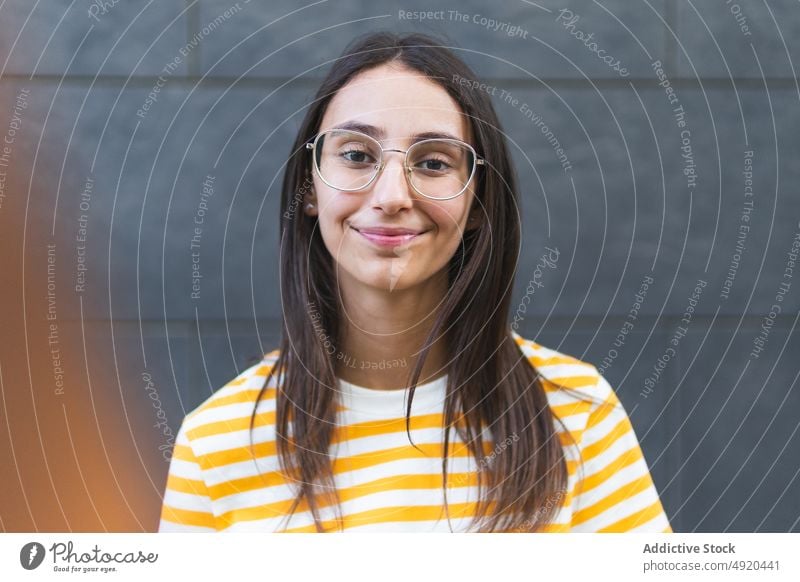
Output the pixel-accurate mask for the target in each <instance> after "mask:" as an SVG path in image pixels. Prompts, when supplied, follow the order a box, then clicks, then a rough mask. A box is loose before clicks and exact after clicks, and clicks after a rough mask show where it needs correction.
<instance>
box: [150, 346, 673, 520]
mask: <svg viewBox="0 0 800 582" xmlns="http://www.w3.org/2000/svg"><path fill="white" fill-rule="evenodd" d="M512 334H513V338H514V341H515V342H516V343H517V344H518V345H519V346H520V349H521V350H522V352H523V353H524V355H525V357H526V358H527V359H528V361H529V362H531V363H532V364H533V365H534V366H535V367H536V369H537V370H538V371H539V373H540V374H541V376H540V380H541V383H542V385H543V387H544V390H545V393H546V395H547V399H548V402H549V404H550V407H551V409H552V411H553V413H554V414H555V415H556V416H557V417H558V418H559V419H560V420H561V421H562V422H563V424H564V427H566V431H568V432H569V433H571V437H572V438H574V440H575V443H576V444H577V445H576V444H573V443H572V441H571V440H570V439H569V438H568V437H569V435H567V434H565V432H566V431H565V428H564V427H562V426H561V424H560V423H555V428H556V431H557V434H558V437H559V438H560V439H561V443H562V446H563V449H564V454H565V458H566V461H567V472H568V484H567V487H566V489H565V490H563V491H562V492H560V493H559V495H558V497H557V498H555V499H549V500H546V503H547V504H555V505H557V506H558V509H557V513H556V515H555V517H554V519H553V520H552V521H551V522H550V523H549V524H547V526H546V527H545V529H544V531H549V532H623V531H624V532H630V531H636V532H670V531H672V530H671V527H670V524H669V521H668V520H667V517H666V515H665V513H664V509H663V507H662V504H661V501H660V500H659V497H658V493H657V491H656V488H655V486H654V484H653V481H652V479H651V476H650V472H649V470H648V467H647V463H646V461H645V459H644V457H643V456H642V451H641V448H640V446H639V442H638V440H637V437H636V435H635V433H634V431H633V428H632V427H631V423H630V420H629V418H628V415H627V413H626V412H625V409H624V408H623V406H622V404H621V403H620V402H619V400H618V398H617V396H616V394H615V393H614V390H613V389H612V388H611V386H610V385H609V384H608V382H607V381H606V380H605V378H604V377H603V376H602V375H600V374H599V373H598V371H597V368H596V367H595V366H593V365H591V364H588V363H585V362H582V361H580V360H578V359H576V358H574V357H571V356H568V355H566V354H562V353H560V352H557V351H555V350H552V349H548V348H546V347H544V346H542V345H540V344H537V343H535V342H533V341H531V340H527V339H524V338H522V337H521V336H519V335H518V334H517V333H516V332H512ZM277 356H278V351H277V350H275V351H273V352H271V353H269V354H266V355H265V356H264V358H263V360H262V361H261V362H260V363H259V364H257V365H255V366H253V367H251V368H249V369H247V370H245V371H244V372H243V373H242V374H240V375H239V376H238V377H237V378H235V379H234V380H232V381H231V382H229V383H228V384H226V385H225V386H224V387H222V388H221V389H219V390H218V391H216V392H215V393H214V394H212V395H211V396H210V397H209V398H208V399H207V400H206V401H205V402H203V403H202V404H200V406H198V407H197V408H196V409H194V410H193V411H192V412H190V413H189V414H188V415H187V416H186V418H185V419H184V421H183V423H182V424H181V427H180V429H179V431H178V434H177V435H176V441H175V448H174V451H173V456H172V460H171V463H170V467H169V474H168V477H167V484H166V491H165V494H164V503H163V506H162V510H161V521H160V524H159V531H162V532H214V531H225V532H239V531H258V532H277V531H285V532H313V531H316V530H315V527H314V524H313V518H312V517H311V514H310V511H308V510H307V505H306V504H305V502H304V503H303V504H301V505H300V506H299V508H298V509H297V510H296V511H295V512H294V513H293V514H291V515H287V513H288V510H289V507H290V506H291V502H292V500H293V499H294V488H293V487H291V483H290V482H289V481H288V480H287V479H286V478H285V477H284V474H283V473H282V471H281V470H280V468H279V465H278V457H277V450H276V442H275V427H274V422H275V396H276V383H275V382H276V378H275V377H272V378H271V379H270V384H269V385H268V388H267V390H266V391H265V393H264V395H263V396H262V398H261V400H260V401H259V403H258V408H257V415H256V423H255V429H254V431H253V434H252V437H253V445H254V453H255V455H253V454H252V453H251V452H250V448H249V444H250V440H249V439H250V431H249V425H250V415H251V413H252V411H253V406H254V404H255V400H256V396H257V395H258V392H259V390H260V388H261V387H262V385H263V384H264V381H265V377H266V375H267V373H268V372H269V371H270V369H271V367H272V366H273V365H274V363H275V361H276V359H277ZM446 380H447V377H446V376H444V377H441V378H439V379H436V380H434V381H432V382H428V383H425V384H420V385H419V386H417V389H416V391H415V393H414V398H413V401H412V411H411V424H410V429H411V430H410V433H411V439H412V442H413V444H414V445H416V448H415V447H414V446H412V444H411V443H410V442H409V440H408V434H407V433H406V420H405V414H406V408H405V404H406V397H407V394H408V390H373V389H369V388H364V387H361V386H356V385H353V384H351V383H349V382H345V381H343V380H341V379H339V380H338V382H339V389H340V394H339V408H338V413H337V415H338V416H337V430H336V435H335V436H334V439H333V442H332V444H331V449H330V456H331V459H332V463H333V471H334V480H335V484H336V487H337V491H338V494H339V500H340V502H341V505H340V508H341V515H342V517H343V524H342V527H343V529H344V531H391V532H404V531H424V532H449V531H455V532H459V531H461V532H463V531H468V526H469V525H470V522H471V518H472V516H473V515H474V514H475V512H474V510H475V501H476V500H477V498H478V497H477V496H478V493H479V491H478V488H477V472H478V471H479V470H481V468H480V467H479V463H476V462H475V459H474V457H473V456H472V455H470V454H469V452H468V450H467V448H466V446H465V445H464V443H463V441H461V440H460V439H459V438H458V435H457V433H455V432H452V433H451V434H452V437H451V443H450V448H449V457H450V458H449V460H448V480H447V502H448V508H449V520H448V517H447V515H446V514H445V513H444V492H443V490H442V458H443V454H442V453H443V451H442V444H443V428H442V419H443V403H444V395H445V388H446ZM563 387H568V388H571V389H573V390H574V391H576V392H578V393H580V394H581V395H585V396H588V397H589V398H588V399H584V398H581V397H578V396H576V395H575V394H572V393H570V391H567V390H564V389H563ZM608 404H610V405H611V406H608ZM485 434H488V433H485ZM504 446H513V441H512V440H511V439H510V438H509V439H506V441H505V442H504V443H499V444H498V443H495V444H493V443H491V442H489V443H488V444H487V447H488V448H485V451H486V454H487V457H486V459H489V458H491V457H492V455H497V454H502V450H503V448H504ZM484 462H486V461H485V460H484V459H481V461H480V463H484ZM335 516H336V514H335V513H334V508H333V507H332V506H330V505H329V506H326V507H322V508H321V517H322V520H323V525H324V526H325V528H326V530H328V529H329V528H333V519H334V517H335ZM287 520H288V521H287ZM451 528H452V529H451ZM469 531H474V529H473V530H469Z"/></svg>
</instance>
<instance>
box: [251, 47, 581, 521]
mask: <svg viewBox="0 0 800 582" xmlns="http://www.w3.org/2000/svg"><path fill="white" fill-rule="evenodd" d="M389 62H395V63H398V64H401V65H404V66H406V67H407V68H410V69H412V70H414V71H416V72H419V73H421V74H424V75H426V76H427V77H428V78H429V79H431V80H433V81H435V82H436V83H438V84H439V85H440V86H441V87H442V88H443V89H444V90H445V91H447V92H448V94H450V95H451V96H452V97H453V98H454V99H455V101H456V102H457V103H459V104H460V107H461V110H462V111H461V113H462V114H463V115H465V116H466V117H467V119H468V120H469V123H470V126H471V129H472V135H473V136H474V143H473V146H474V147H475V149H476V150H477V151H478V153H479V154H480V155H482V156H483V157H484V158H485V159H486V160H487V163H486V166H484V167H483V168H481V171H479V172H478V173H477V174H476V178H475V179H476V187H475V192H476V200H475V201H474V203H475V204H478V205H480V207H482V209H483V213H484V218H485V219H484V220H483V221H482V222H481V224H480V226H479V227H478V228H476V229H474V230H470V231H467V232H466V233H465V234H464V236H463V239H462V244H461V245H460V247H459V249H458V250H457V252H456V253H455V255H454V256H453V257H452V259H451V262H450V264H449V268H448V273H449V281H450V286H449V293H448V294H447V296H446V297H445V299H444V301H443V302H442V304H441V307H440V309H439V311H438V313H437V314H436V318H435V321H434V323H433V326H432V328H431V330H430V334H429V335H428V337H427V339H426V341H425V344H424V346H421V351H420V353H419V357H418V358H417V362H416V364H415V366H413V370H411V373H410V376H409V383H408V386H409V398H408V409H407V416H406V429H407V431H408V428H409V420H410V418H409V417H410V414H411V401H412V399H413V395H414V390H415V389H416V386H417V382H418V380H419V377H420V374H421V371H422V367H423V364H424V362H425V358H426V356H427V354H428V352H429V350H430V349H431V347H432V345H433V344H434V343H435V342H436V340H437V339H438V338H439V337H442V336H443V337H445V338H446V341H445V344H446V346H447V357H446V361H447V362H448V363H447V369H448V376H447V392H446V399H445V404H444V415H443V416H444V418H443V428H444V429H445V430H444V449H443V455H444V460H443V464H442V473H443V480H444V495H445V509H448V508H447V486H448V485H447V455H448V450H449V446H450V442H449V441H450V432H451V428H453V429H455V430H456V431H458V435H459V436H460V438H461V439H462V440H463V441H464V443H466V445H467V446H468V448H469V451H470V453H471V454H472V455H473V457H474V458H475V459H484V458H485V449H484V445H485V443H484V439H483V434H482V433H483V430H484V429H488V431H489V434H490V435H491V442H492V443H500V442H502V441H505V442H506V443H511V442H512V441H513V444H511V446H509V447H508V448H507V449H506V450H504V451H503V453H502V454H498V455H496V456H495V457H494V458H493V459H491V462H490V463H487V464H486V466H485V467H482V468H481V470H479V471H478V487H479V490H480V491H481V495H480V499H479V500H478V501H477V505H476V514H475V516H474V519H473V522H472V524H471V528H470V529H473V528H474V529H475V530H476V531H537V530H539V529H541V527H542V526H543V525H544V524H547V523H548V522H549V521H551V520H552V518H553V517H554V515H555V514H556V513H557V511H558V509H559V505H560V504H559V503H557V502H555V503H554V501H553V500H554V499H555V500H560V499H562V498H563V496H564V495H565V488H566V484H567V466H566V460H565V455H564V450H563V448H562V443H561V441H560V439H559V436H558V434H557V432H556V429H555V426H554V422H559V423H560V419H558V418H557V417H556V416H555V415H554V414H553V412H552V411H551V410H550V408H549V406H548V402H547V398H546V395H545V391H544V388H543V386H542V383H541V381H540V379H539V374H538V372H537V371H536V369H535V367H534V366H532V365H531V364H530V363H529V362H528V361H527V358H526V356H525V354H524V353H522V351H521V350H520V348H519V346H518V345H517V343H516V342H515V341H514V338H513V337H512V335H511V328H510V326H509V323H508V316H509V302H510V296H511V290H512V285H513V280H514V274H515V272H516V266H517V260H518V255H519V250H520V222H519V208H518V192H517V181H516V176H515V172H514V169H513V166H512V164H511V161H510V157H509V152H508V150H507V147H506V143H505V138H504V136H503V132H502V130H501V126H500V122H499V121H498V119H497V116H496V113H495V111H494V108H493V106H492V104H491V101H490V100H489V98H488V96H487V95H486V94H485V93H484V92H482V91H475V90H471V89H469V88H467V87H466V86H465V84H462V83H459V82H458V80H459V79H470V80H471V79H475V78H476V76H475V74H474V73H473V72H472V71H471V70H470V68H469V67H468V66H467V65H466V64H465V63H464V62H463V61H462V60H461V59H459V58H458V57H457V56H455V54H454V53H453V52H452V51H451V50H449V49H448V48H446V47H444V46H442V43H441V42H439V41H437V40H436V39H434V38H432V37H430V36H427V35H423V34H408V35H397V34H394V33H389V32H377V33H372V34H369V35H366V36H364V37H360V38H357V39H356V40H355V41H353V42H352V43H351V44H350V45H349V46H348V47H347V48H346V49H345V51H344V53H343V55H342V56H341V57H340V58H338V59H336V61H335V62H334V64H333V66H332V67H331V69H330V72H329V73H328V75H327V76H326V77H325V79H324V81H323V82H322V84H321V86H320V87H319V90H318V91H317V94H316V96H315V98H314V100H313V102H312V103H311V105H310V106H309V109H308V111H307V113H306V116H305V119H304V120H303V122H302V125H301V126H300V129H299V131H298V134H297V138H296V140H295V142H294V144H293V146H292V150H291V155H290V156H289V159H288V162H287V165H286V171H285V175H284V179H283V186H282V200H281V219H280V229H281V230H280V232H281V256H280V269H281V272H280V275H281V276H280V285H281V298H282V302H283V305H282V310H283V329H282V339H281V343H280V349H279V354H278V358H277V360H276V362H275V364H274V365H273V367H272V369H271V370H270V372H269V376H268V377H267V380H266V382H265V383H264V387H263V388H262V390H261V392H259V395H258V398H257V400H256V406H257V404H258V401H259V400H260V399H261V397H262V395H263V393H264V391H265V390H266V387H267V384H268V383H269V380H270V378H271V377H272V376H273V375H275V376H276V377H277V378H279V382H278V384H279V387H278V390H277V396H276V399H277V400H276V412H275V414H276V417H275V419H276V420H275V429H276V441H277V454H278V458H279V462H280V466H281V470H282V472H283V473H284V475H285V476H286V478H287V480H288V482H289V483H293V484H294V485H295V486H296V497H295V498H294V500H293V502H292V505H291V508H290V509H289V510H288V512H287V516H291V515H292V514H293V513H294V512H295V511H296V510H297V509H298V508H299V507H302V508H303V509H304V510H308V511H310V512H311V515H312V516H313V519H314V523H315V526H316V529H317V531H320V532H322V531H331V530H333V529H338V527H326V525H325V524H323V522H322V520H321V518H320V508H321V507H325V506H327V505H328V504H332V505H333V507H335V508H336V510H337V512H338V513H337V516H338V518H337V520H334V521H335V522H336V523H338V524H339V525H341V513H340V507H339V499H338V495H337V492H336V487H335V482H334V475H333V466H332V462H331V459H330V457H329V447H330V445H331V443H332V440H333V438H334V435H335V431H336V410H337V406H338V401H337V391H336V386H337V384H336V374H335V364H336V360H335V356H332V355H331V354H329V352H330V349H326V344H325V341H331V340H332V341H333V342H334V343H336V344H337V345H341V344H339V343H338V341H339V339H340V337H341V336H340V332H341V329H342V327H341V325H340V319H339V309H338V303H337V296H336V292H335V285H333V284H332V283H333V281H334V280H335V277H334V263H333V258H332V256H331V255H330V253H329V252H328V250H327V249H326V247H325V244H324V242H323V240H322V237H321V236H319V233H316V236H314V229H315V225H316V218H314V217H311V216H308V215H305V214H304V213H303V212H302V206H303V200H302V199H300V198H302V195H303V194H302V193H303V192H304V191H306V190H308V188H309V185H310V180H311V157H310V155H309V154H308V150H307V149H306V148H305V144H306V142H307V141H309V140H310V139H312V138H313V137H314V135H315V134H316V133H317V132H318V131H319V129H320V123H321V120H322V118H323V115H324V113H325V110H326V108H327V106H328V104H329V102H330V100H331V99H332V98H333V96H334V95H335V94H336V92H337V91H338V90H339V89H341V88H342V87H343V86H345V85H346V84H347V83H348V82H349V81H350V80H351V79H352V78H354V77H355V76H356V75H357V74H359V73H361V72H364V71H366V70H368V69H371V68H373V67H376V66H379V65H382V64H385V63H389ZM320 329H323V330H324V331H325V334H320V333H319V330H320ZM254 421H255V409H254V410H253V415H252V417H251V423H250V428H251V438H252V428H253V426H254ZM562 426H563V425H562ZM565 432H566V433H567V434H568V435H569V433H568V431H565ZM570 436H571V435H570ZM409 437H410V431H409ZM251 445H252V440H251ZM447 515H448V520H449V518H450V516H449V510H448V511H447Z"/></svg>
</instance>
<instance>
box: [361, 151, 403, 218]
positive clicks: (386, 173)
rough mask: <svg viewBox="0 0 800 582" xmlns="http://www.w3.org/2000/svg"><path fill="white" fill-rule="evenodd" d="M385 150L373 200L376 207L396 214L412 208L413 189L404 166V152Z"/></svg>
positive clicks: (373, 190)
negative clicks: (394, 153)
mask: <svg viewBox="0 0 800 582" xmlns="http://www.w3.org/2000/svg"><path fill="white" fill-rule="evenodd" d="M392 152H394V150H392V151H391V152H389V151H386V150H384V158H383V164H384V166H383V168H382V169H381V170H380V172H379V174H378V177H377V178H375V182H374V183H373V184H372V188H371V194H370V195H371V202H372V205H373V207H374V208H379V209H381V210H383V211H384V212H385V213H386V214H395V213H397V212H399V211H400V210H402V209H403V208H411V207H412V206H413V203H414V198H413V191H412V190H411V186H410V184H409V183H408V180H406V175H405V172H406V170H405V168H404V167H403V154H402V153H399V152H396V155H393V153H392Z"/></svg>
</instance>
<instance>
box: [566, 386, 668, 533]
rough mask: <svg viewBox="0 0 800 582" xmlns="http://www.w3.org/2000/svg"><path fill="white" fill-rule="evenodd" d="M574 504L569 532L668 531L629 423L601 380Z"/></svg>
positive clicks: (585, 437)
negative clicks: (599, 402)
mask: <svg viewBox="0 0 800 582" xmlns="http://www.w3.org/2000/svg"><path fill="white" fill-rule="evenodd" d="M596 388H597V390H596V392H595V394H594V395H595V396H597V397H598V399H602V400H603V401H604V402H603V403H602V404H597V405H596V406H594V407H593V408H592V410H591V412H590V414H589V418H588V421H587V424H586V428H585V430H584V433H583V437H582V440H581V446H580V450H581V457H582V463H581V467H580V472H579V474H578V481H577V482H576V485H575V496H574V500H573V519H572V527H571V531H573V532H671V531H672V528H671V526H670V524H669V520H668V519H667V516H666V514H665V513H664V508H663V506H662V504H661V500H660V499H659V496H658V492H657V491H656V488H655V485H654V484H653V480H652V477H651V476H650V471H649V469H648V467H647V463H646V461H645V459H644V456H643V455H642V450H641V447H640V446H639V441H638V439H637V437H636V434H635V433H634V431H633V427H632V426H631V422H630V419H629V418H628V414H627V413H626V411H625V409H624V407H623V406H622V403H621V402H620V401H619V399H618V397H617V395H616V394H615V392H614V390H613V389H612V388H611V386H610V385H609V383H608V381H607V380H606V379H605V378H604V377H603V376H599V379H598V383H597V386H596Z"/></svg>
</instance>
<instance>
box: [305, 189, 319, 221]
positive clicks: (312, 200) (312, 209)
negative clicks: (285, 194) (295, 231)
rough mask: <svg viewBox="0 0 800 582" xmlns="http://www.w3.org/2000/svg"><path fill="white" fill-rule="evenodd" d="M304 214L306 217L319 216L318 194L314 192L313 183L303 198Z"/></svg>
mask: <svg viewBox="0 0 800 582" xmlns="http://www.w3.org/2000/svg"><path fill="white" fill-rule="evenodd" d="M303 212H304V213H305V214H306V216H319V206H318V204H317V193H316V192H315V191H314V184H313V183H312V184H311V186H309V188H308V190H307V191H306V194H305V196H303Z"/></svg>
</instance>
